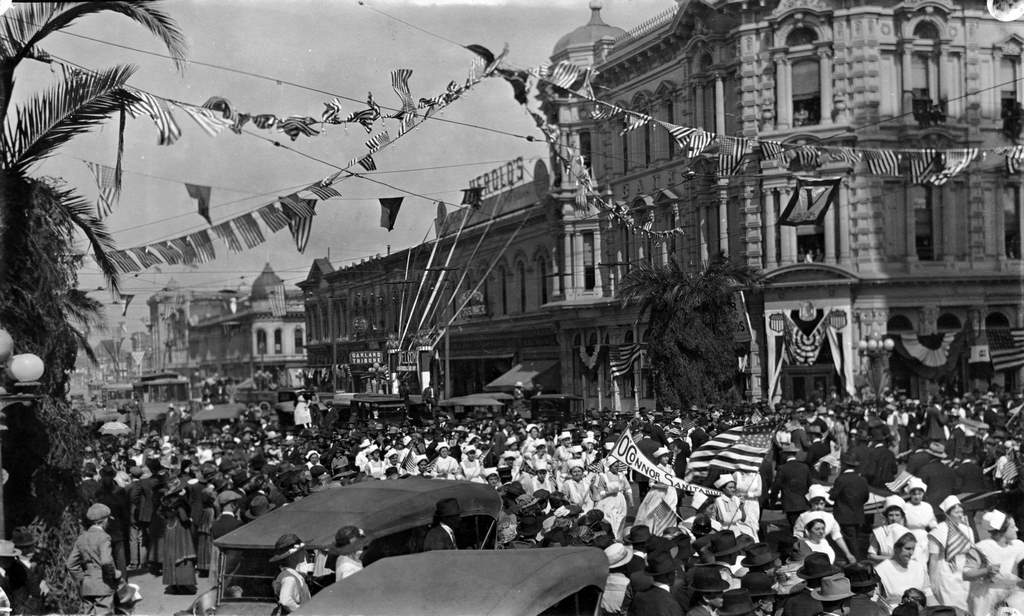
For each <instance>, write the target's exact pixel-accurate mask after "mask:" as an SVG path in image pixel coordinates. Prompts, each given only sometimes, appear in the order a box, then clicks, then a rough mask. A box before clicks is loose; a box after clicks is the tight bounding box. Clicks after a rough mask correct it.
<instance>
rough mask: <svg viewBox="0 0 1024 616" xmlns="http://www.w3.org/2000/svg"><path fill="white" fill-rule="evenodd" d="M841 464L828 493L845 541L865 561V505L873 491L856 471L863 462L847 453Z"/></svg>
mask: <svg viewBox="0 0 1024 616" xmlns="http://www.w3.org/2000/svg"><path fill="white" fill-rule="evenodd" d="M891 453H892V452H890V454H891ZM839 464H840V469H841V470H840V472H839V476H838V477H836V481H835V483H834V484H833V485H832V491H831V492H829V496H831V498H832V500H833V501H835V509H834V510H833V514H834V515H835V518H836V522H837V523H838V524H839V532H840V533H842V535H843V541H845V542H846V545H847V546H848V547H849V548H850V551H851V552H853V555H854V556H856V557H857V560H864V559H865V558H867V555H868V534H867V533H865V532H864V524H865V521H866V519H865V515H864V504H865V503H867V502H868V496H870V493H871V490H870V488H869V487H868V481H867V479H865V478H864V476H863V475H861V474H860V473H858V472H857V467H858V466H859V465H860V461H859V460H857V458H855V457H854V456H853V455H851V454H849V453H846V454H843V457H842V458H840V460H839Z"/></svg>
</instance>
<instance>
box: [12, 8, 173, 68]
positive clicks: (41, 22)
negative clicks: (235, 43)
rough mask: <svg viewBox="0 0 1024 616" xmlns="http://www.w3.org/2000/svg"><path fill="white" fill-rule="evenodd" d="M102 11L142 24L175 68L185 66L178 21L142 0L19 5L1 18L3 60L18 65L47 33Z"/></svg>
mask: <svg viewBox="0 0 1024 616" xmlns="http://www.w3.org/2000/svg"><path fill="white" fill-rule="evenodd" d="M104 11H111V12H115V13H120V14H122V15H124V16H125V17H127V18H129V19H131V20H132V21H134V22H136V23H138V24H140V25H142V26H143V27H144V28H146V29H147V30H149V31H150V32H151V33H152V34H153V35H154V36H156V37H157V38H159V39H160V40H161V42H163V44H164V46H165V47H166V48H167V51H168V52H169V53H170V55H171V60H172V61H173V62H174V65H175V66H176V67H177V68H178V70H183V69H184V68H185V57H186V55H187V53H188V42H187V41H186V40H185V34H184V33H183V32H182V31H181V29H180V28H179V27H178V24H177V23H176V22H175V21H174V20H173V19H172V18H171V17H170V16H169V15H167V13H165V12H163V11H162V10H160V9H159V8H158V5H157V4H156V3H154V2H149V1H145V0H118V1H111V2H33V3H26V4H19V5H16V7H15V8H14V9H13V10H11V11H8V12H7V13H6V14H5V15H4V16H3V17H0V30H2V32H3V34H4V37H5V39H6V41H5V43H4V45H3V47H0V52H2V53H3V59H4V60H5V61H7V62H9V63H11V64H15V65H16V64H17V63H18V62H20V61H21V60H22V59H23V58H24V57H26V55H27V54H28V53H29V52H30V51H31V50H32V48H33V47H34V46H36V45H38V44H39V43H40V42H42V40H43V39H45V38H46V37H47V36H49V35H50V34H52V33H54V32H57V31H59V30H63V29H64V28H67V27H68V26H70V25H72V24H73V23H74V22H75V21H77V20H78V19H80V18H82V17H86V16H88V15H95V14H97V13H102V12H104Z"/></svg>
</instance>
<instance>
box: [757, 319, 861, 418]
mask: <svg viewBox="0 0 1024 616" xmlns="http://www.w3.org/2000/svg"><path fill="white" fill-rule="evenodd" d="M797 312H799V315H798V316H799V318H800V319H801V323H802V324H803V327H801V323H797V321H796V319H795V318H794V316H793V315H794V314H796V313H797ZM765 319H766V323H765V325H766V333H767V335H766V345H767V347H768V348H767V351H768V353H767V356H768V377H769V382H768V394H769V399H770V400H773V399H775V397H776V395H777V394H778V388H779V385H780V383H781V378H782V369H783V367H784V366H786V365H787V364H789V365H811V364H814V363H815V362H817V361H818V357H819V355H820V354H821V349H822V346H823V345H825V344H828V345H829V351H830V354H831V356H832V364H833V366H834V367H835V370H836V373H837V374H839V375H840V377H841V378H842V381H843V386H844V388H845V389H846V391H847V393H849V394H850V395H854V394H855V393H856V387H855V384H854V376H853V369H854V358H853V356H852V353H851V351H850V350H849V349H848V348H847V347H848V346H849V345H847V344H845V343H844V339H848V338H849V336H850V332H849V328H850V319H849V316H848V313H847V311H846V310H843V309H839V308H830V309H819V310H814V308H813V306H811V305H810V304H809V303H808V304H805V305H804V306H801V307H800V309H799V311H797V310H792V311H790V312H772V313H768V314H766V315H765Z"/></svg>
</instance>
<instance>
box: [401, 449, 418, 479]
mask: <svg viewBox="0 0 1024 616" xmlns="http://www.w3.org/2000/svg"><path fill="white" fill-rule="evenodd" d="M402 470H403V471H404V472H405V474H406V475H415V474H416V456H415V455H414V454H413V452H412V449H410V450H409V453H407V454H405V459H404V460H402Z"/></svg>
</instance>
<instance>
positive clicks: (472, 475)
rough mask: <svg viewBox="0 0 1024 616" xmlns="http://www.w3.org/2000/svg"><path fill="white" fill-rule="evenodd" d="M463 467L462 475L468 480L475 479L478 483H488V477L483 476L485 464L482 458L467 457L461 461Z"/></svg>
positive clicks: (460, 464)
mask: <svg viewBox="0 0 1024 616" xmlns="http://www.w3.org/2000/svg"><path fill="white" fill-rule="evenodd" d="M459 466H460V467H462V476H463V477H464V478H465V479H466V480H467V481H475V482H476V483H487V479H486V478H484V477H483V474H484V465H483V464H482V463H481V462H480V460H470V459H468V458H467V459H465V460H463V461H462V462H460V463H459Z"/></svg>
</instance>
